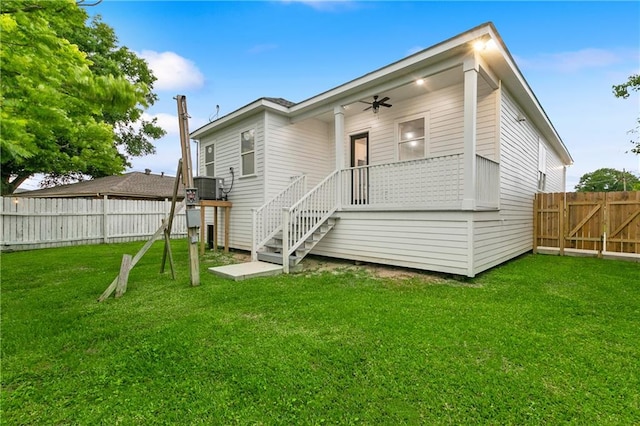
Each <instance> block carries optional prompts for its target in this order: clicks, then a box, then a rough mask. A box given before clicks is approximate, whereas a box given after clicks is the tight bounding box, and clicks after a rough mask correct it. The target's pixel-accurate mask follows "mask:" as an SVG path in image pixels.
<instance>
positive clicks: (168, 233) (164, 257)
mask: <svg viewBox="0 0 640 426" xmlns="http://www.w3.org/2000/svg"><path fill="white" fill-rule="evenodd" d="M180 175H182V159H179V160H178V169H177V170H176V180H175V182H174V184H173V196H172V198H171V211H170V212H169V218H168V219H167V229H165V231H164V236H165V238H164V241H165V243H164V251H163V252H162V263H161V264H160V273H163V272H164V265H165V264H166V261H167V254H169V256H170V257H171V263H170V265H171V277H172V278H173V279H174V280H175V279H176V273H175V270H174V268H173V256H172V255H171V252H170V250H171V245H170V244H169V240H170V238H171V229H172V227H173V217H174V216H175V214H176V203H177V202H178V187H179V186H180V180H181V179H180Z"/></svg>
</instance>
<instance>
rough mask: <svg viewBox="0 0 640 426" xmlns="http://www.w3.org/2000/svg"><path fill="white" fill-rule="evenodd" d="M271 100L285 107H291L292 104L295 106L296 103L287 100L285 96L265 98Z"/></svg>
mask: <svg viewBox="0 0 640 426" xmlns="http://www.w3.org/2000/svg"><path fill="white" fill-rule="evenodd" d="M263 99H266V100H268V101H270V102H273V103H276V104H278V105H282V106H283V107H287V108H289V107H290V106H294V105H295V104H296V103H295V102H291V101H288V100H286V99H285V98H263Z"/></svg>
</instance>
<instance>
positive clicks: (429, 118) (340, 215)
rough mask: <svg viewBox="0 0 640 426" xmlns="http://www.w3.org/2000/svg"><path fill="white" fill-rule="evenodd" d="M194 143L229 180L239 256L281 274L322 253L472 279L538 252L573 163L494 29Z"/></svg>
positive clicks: (206, 164) (261, 107)
mask: <svg viewBox="0 0 640 426" xmlns="http://www.w3.org/2000/svg"><path fill="white" fill-rule="evenodd" d="M191 137H192V138H193V139H195V140H197V142H198V144H199V145H198V150H199V151H198V152H199V154H198V158H199V166H198V169H199V173H200V174H201V175H206V176H215V177H223V178H225V182H226V186H227V187H229V186H230V183H231V180H232V179H231V178H232V177H231V173H232V172H231V168H233V187H232V188H231V191H230V192H229V194H228V199H229V201H231V202H232V203H233V208H232V209H231V219H230V236H229V238H230V244H231V246H232V247H235V248H238V249H243V250H251V251H252V252H253V253H254V258H260V257H262V258H263V259H264V260H269V259H274V258H275V259H277V258H280V262H281V263H283V264H285V265H287V266H286V267H285V270H286V269H287V268H288V265H289V263H291V264H295V263H297V262H299V261H300V259H301V258H302V257H304V255H305V254H307V253H312V254H317V255H323V256H329V257H337V258H343V259H351V260H360V261H366V262H375V263H381V264H388V265H396V266H404V267H410V268H416V269H423V270H430V271H438V272H445V273H452V274H457V275H464V276H474V275H476V274H478V273H479V272H482V271H484V270H486V269H488V268H491V267H492V266H495V265H497V264H500V263H502V262H504V261H506V260H508V259H511V258H513V257H515V256H518V255H520V254H522V253H524V252H527V251H529V250H531V249H532V241H533V236H532V229H533V218H532V203H533V198H534V194H535V193H536V192H538V191H546V192H554V191H562V190H564V187H565V172H566V167H567V166H568V165H569V164H571V161H572V160H571V157H570V155H569V153H568V151H567V149H566V148H565V146H564V144H563V143H562V141H561V139H560V137H559V136H558V134H557V132H556V131H555V129H554V128H553V125H552V124H551V122H550V120H549V118H548V117H547V115H546V114H545V112H544V110H543V109H542V107H541V106H540V105H539V103H538V101H537V99H536V97H535V96H534V94H533V92H532V91H531V89H530V88H529V86H528V84H527V83H526V81H525V80H524V78H523V76H522V75H521V74H520V72H519V70H518V69H517V67H516V65H515V63H514V61H513V58H512V57H511V55H510V54H509V52H508V51H507V49H506V46H505V45H504V43H503V42H502V39H501V38H500V36H499V35H498V33H497V31H496V29H495V28H494V26H493V25H492V24H491V23H488V24H483V25H481V26H479V27H476V28H474V29H472V30H469V31H467V32H465V33H463V34H460V35H458V36H456V37H453V38H451V39H449V40H446V41H443V42H442V43H439V44H437V45H435V46H432V47H430V48H428V49H425V50H423V51H421V52H418V53H416V54H414V55H412V56H409V57H407V58H405V59H402V60H400V61H398V62H396V63H393V64H390V65H388V66H386V67H384V68H381V69H379V70H376V71H373V72H371V73H369V74H366V75H364V76H362V77H360V78H358V79H355V80H353V81H350V82H347V83H345V84H343V85H341V86H339V87H337V88H334V89H331V90H329V91H327V92H324V93H321V94H319V95H317V96H314V97H313V98H310V99H307V100H305V101H303V102H300V103H295V104H294V103H292V102H289V101H286V100H284V99H281V98H261V99H258V100H257V101H255V102H253V103H251V104H249V105H247V106H245V107H243V108H241V109H239V110H237V111H235V112H233V113H231V114H229V115H227V116H224V117H222V118H220V119H218V120H216V121H213V122H211V123H209V124H207V125H205V126H203V127H202V128H200V129H198V130H196V131H194V132H193V133H192V135H191ZM283 235H284V236H285V237H284V238H283ZM287 258H290V261H287V260H286V259H287Z"/></svg>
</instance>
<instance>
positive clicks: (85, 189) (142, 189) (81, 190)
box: [14, 172, 184, 200]
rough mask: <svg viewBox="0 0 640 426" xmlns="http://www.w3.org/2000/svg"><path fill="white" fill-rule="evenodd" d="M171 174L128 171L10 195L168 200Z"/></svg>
mask: <svg viewBox="0 0 640 426" xmlns="http://www.w3.org/2000/svg"><path fill="white" fill-rule="evenodd" d="M175 179H176V178H175V177H174V176H167V175H156V174H151V173H148V174H147V173H142V172H130V173H125V174H123V175H118V176H106V177H103V178H97V179H92V180H88V181H84V182H78V183H72V184H69V185H60V186H55V187H53V188H45V189H37V190H34V191H26V192H21V193H19V194H14V195H16V196H20V197H48V198H55V197H60V198H62V197H102V196H104V195H108V196H110V197H118V198H136V199H142V198H144V199H162V200H164V199H165V198H168V199H171V198H172V197H173V186H174V184H175ZM183 196H184V194H183V191H182V188H181V187H179V188H178V198H183Z"/></svg>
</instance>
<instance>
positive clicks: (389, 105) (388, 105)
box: [380, 103, 393, 108]
mask: <svg viewBox="0 0 640 426" xmlns="http://www.w3.org/2000/svg"><path fill="white" fill-rule="evenodd" d="M380 106H383V107H387V108H391V107H392V106H393V105H391V104H383V103H381V104H380Z"/></svg>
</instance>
